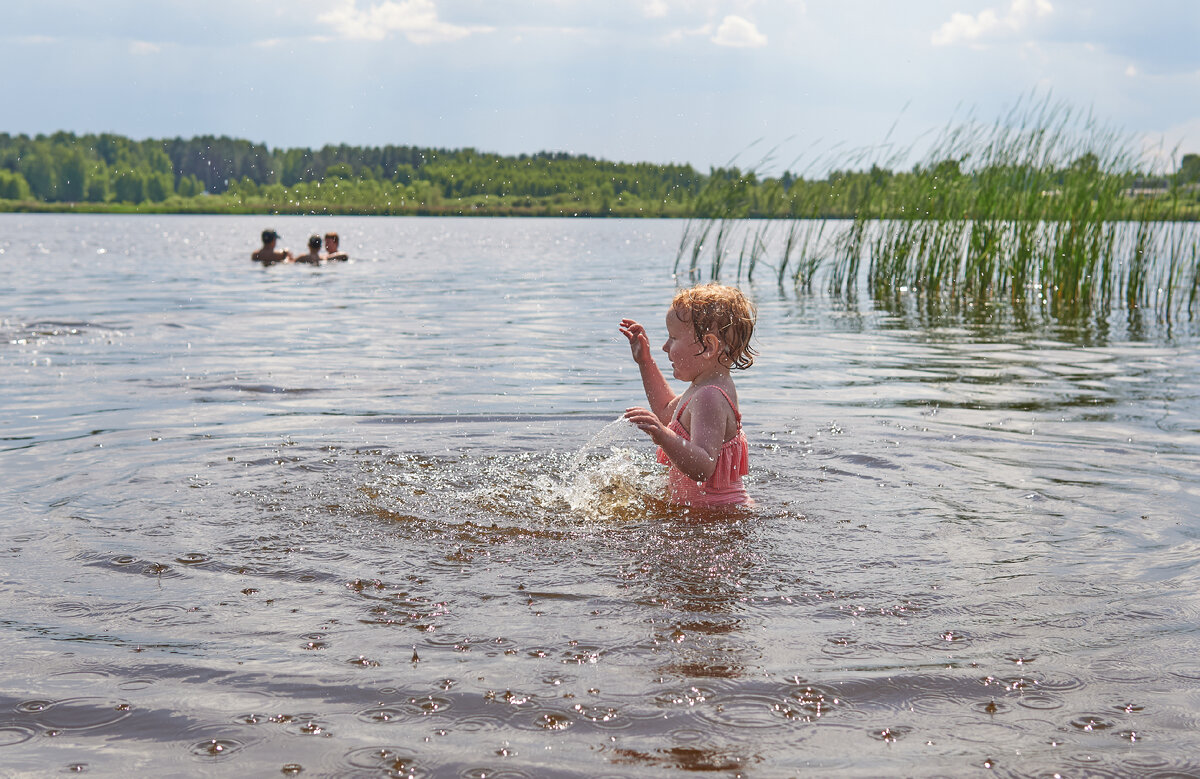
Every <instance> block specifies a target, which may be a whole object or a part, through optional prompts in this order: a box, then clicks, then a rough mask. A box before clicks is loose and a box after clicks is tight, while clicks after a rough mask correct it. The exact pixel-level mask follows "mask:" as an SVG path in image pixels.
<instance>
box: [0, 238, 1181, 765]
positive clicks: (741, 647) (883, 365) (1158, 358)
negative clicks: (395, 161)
mask: <svg viewBox="0 0 1200 779" xmlns="http://www.w3.org/2000/svg"><path fill="white" fill-rule="evenodd" d="M267 226H274V227H276V228H278V229H279V231H280V232H281V233H282V234H283V235H284V237H285V239H286V241H285V242H286V243H289V244H290V245H291V246H293V247H298V246H300V245H301V244H302V243H303V241H304V239H305V237H306V236H307V235H308V234H309V233H310V232H318V231H324V230H326V229H336V230H339V231H340V232H341V233H342V234H343V236H344V238H343V246H345V247H346V248H347V249H348V250H349V252H350V254H351V255H352V257H353V258H354V261H353V262H351V263H349V264H345V265H337V266H331V267H323V268H315V269H314V268H305V267H294V266H293V267H273V268H269V269H263V268H260V267H256V266H254V265H252V264H251V263H250V262H249V259H248V255H249V252H250V251H251V249H253V248H254V239H255V237H256V236H257V234H258V233H259V231H261V229H262V228H264V227H267ZM680 230H681V225H680V224H679V223H677V222H661V221H624V220H607V221H600V220H595V221H586V220H490V219H456V220H444V219H417V218H409V219H388V218H373V219H352V218H340V219H326V218H321V219H318V218H301V217H290V218H276V219H261V218H242V217H230V218H216V217H158V216H145V217H104V218H101V217H84V216H79V217H70V216H25V215H6V216H0V250H2V252H3V253H2V254H0V267H2V268H3V270H4V274H3V276H0V473H2V474H3V477H2V480H0V521H2V522H3V531H4V542H3V544H2V545H0V606H2V614H3V616H2V617H0V630H2V633H0V637H2V640H3V647H4V649H3V651H4V658H3V661H2V662H0V669H2V670H0V775H2V776H37V775H44V774H48V773H56V772H62V771H72V770H74V771H81V770H86V771H90V772H93V773H97V774H116V773H119V772H120V773H126V774H132V775H136V774H139V773H151V772H153V773H157V774H159V775H180V776H182V775H190V776H203V775H211V776H230V775H279V774H280V773H281V772H282V773H283V774H291V773H300V774H302V775H309V776H312V775H315V776H326V775H337V776H353V775H363V776H371V775H395V776H410V775H412V776H450V777H457V776H463V777H483V776H489V777H521V776H525V777H540V776H564V777H572V776H577V777H602V776H609V777H613V776H644V775H650V776H657V775H663V774H664V773H667V774H670V773H685V772H691V771H702V772H706V773H708V774H712V775H728V776H733V775H738V774H743V775H748V776H771V777H774V776H882V775H900V774H903V775H919V776H972V775H976V776H983V775H987V776H1052V775H1055V774H1061V775H1062V776H1076V777H1082V776H1088V777H1105V776H1198V775H1200V653H1198V651H1197V650H1198V649H1200V641H1197V624H1198V621H1200V575H1198V567H1197V558H1198V557H1200V519H1198V515H1200V476H1198V468H1197V465H1198V463H1200V459H1198V455H1200V444H1198V442H1197V434H1198V433H1200V397H1198V394H1200V375H1198V368H1197V364H1198V360H1197V357H1198V349H1197V343H1198V341H1197V337H1196V332H1195V328H1194V327H1193V326H1191V325H1187V324H1186V323H1185V324H1183V325H1179V324H1177V325H1175V326H1173V327H1171V328H1167V327H1164V326H1160V325H1157V324H1155V323H1154V322H1153V319H1152V317H1150V321H1141V320H1133V319H1127V318H1124V317H1123V318H1121V319H1120V320H1119V321H1114V322H1113V323H1110V324H1111V326H1108V327H1101V328H1099V329H1097V328H1092V329H1091V330H1086V331H1085V330H1082V329H1072V328H1068V327H1060V326H1055V325H1054V324H1053V323H1047V322H1044V321H1034V322H1032V323H1031V322H1027V321H1023V320H1018V319H1017V318H1015V317H1013V316H1010V315H1007V314H1004V313H1002V312H997V313H994V314H993V313H989V312H973V313H971V312H969V313H968V315H965V316H947V317H936V316H935V317H932V318H931V317H930V316H928V315H927V314H926V313H922V312H921V311H919V310H918V307H915V306H910V307H905V306H904V305H903V304H902V305H901V306H900V307H899V308H898V309H897V308H894V309H893V310H891V311H887V310H883V309H881V308H878V307H875V306H872V304H871V303H870V301H869V300H860V301H859V302H858V303H857V304H854V305H848V304H845V303H842V302H838V301H835V300H832V299H830V298H829V297H827V296H824V295H821V294H814V295H798V294H797V293H796V292H795V291H794V290H790V289H787V290H780V289H779V288H777V287H776V286H774V284H772V283H769V282H767V281H765V280H764V281H760V282H759V283H757V284H755V285H752V286H749V287H747V289H748V291H749V292H750V293H751V294H752V295H753V296H754V298H755V299H756V301H757V303H758V306H759V327H758V333H757V336H758V344H757V345H758V348H759V351H760V352H761V357H760V358H759V361H758V363H757V364H756V365H755V366H754V367H753V368H751V369H750V370H749V371H747V372H745V373H744V374H741V375H739V377H738V387H739V391H740V395H741V405H742V411H743V413H744V416H745V420H746V431H747V434H748V436H749V440H750V445H751V450H752V451H751V467H752V476H751V478H750V479H749V487H750V490H751V492H752V493H753V495H754V497H755V498H756V500H757V508H756V509H755V510H754V511H752V512H746V513H744V514H740V515H736V516H732V517H712V516H702V515H695V514H689V513H688V512H686V511H683V510H680V509H676V508H672V507H670V506H667V505H665V504H664V503H662V502H661V501H660V500H659V499H658V497H657V496H658V494H659V493H658V490H659V488H660V487H661V478H660V474H659V473H658V466H656V465H655V464H654V462H653V457H652V454H653V453H652V450H651V447H650V445H649V444H648V442H647V440H646V439H644V438H643V437H641V436H640V435H639V434H637V433H636V431H633V430H631V429H629V428H628V427H626V426H624V425H623V424H610V423H612V422H613V420H615V419H616V418H617V417H618V415H619V414H620V412H621V411H622V410H623V409H624V408H625V407H626V406H629V405H632V404H635V403H642V402H644V401H643V399H642V394H641V387H640V382H639V379H638V374H637V371H636V369H635V368H634V366H633V364H632V362H631V361H630V360H629V350H628V347H627V345H626V344H625V342H624V339H623V338H622V337H621V336H620V334H619V333H618V332H617V322H618V320H619V319H620V318H621V317H623V316H632V317H635V318H638V319H640V320H642V321H643V322H645V323H646V324H647V325H648V326H649V327H650V328H651V330H652V334H653V336H654V338H655V339H656V340H657V339H659V338H661V337H662V336H663V325H662V321H663V317H664V314H665V309H666V304H667V302H668V301H669V299H670V296H671V294H672V291H673V289H674V284H675V282H674V280H673V279H672V278H671V276H670V267H671V264H672V262H673V259H674V250H675V247H676V246H677V244H678V239H679V235H680ZM764 275H765V276H769V275H770V274H769V273H767V274H764Z"/></svg>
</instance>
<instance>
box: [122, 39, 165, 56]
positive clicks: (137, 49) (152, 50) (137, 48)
mask: <svg viewBox="0 0 1200 779" xmlns="http://www.w3.org/2000/svg"><path fill="white" fill-rule="evenodd" d="M160 51H162V46H159V45H158V44H157V43H150V42H149V41H131V42H130V43H129V53H130V54H143V55H144V54H158V53H159V52H160Z"/></svg>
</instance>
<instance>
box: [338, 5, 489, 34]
mask: <svg viewBox="0 0 1200 779" xmlns="http://www.w3.org/2000/svg"><path fill="white" fill-rule="evenodd" d="M317 21H318V22H320V23H321V24H324V25H328V26H329V27H332V28H333V31H334V32H335V33H336V34H337V35H338V36H340V37H342V38H351V39H355V40H365V41H381V40H383V39H384V38H386V37H388V35H390V34H391V33H393V32H398V33H401V34H402V35H404V37H406V38H408V40H409V41H411V42H412V43H416V44H427V43H441V42H444V41H456V40H459V39H460V38H465V37H467V36H468V35H470V34H471V33H475V32H491V30H492V28H490V27H461V26H459V25H454V24H448V23H446V22H443V21H441V20H439V19H438V15H437V7H436V6H435V5H434V4H433V0H399V2H397V1H396V0H383V2H381V3H378V4H376V5H371V6H370V7H369V8H367V9H364V10H359V8H358V6H357V4H356V2H355V0H340V2H339V3H338V5H337V7H336V8H334V9H333V10H332V11H329V12H327V13H323V14H321V15H320V16H318V17H317Z"/></svg>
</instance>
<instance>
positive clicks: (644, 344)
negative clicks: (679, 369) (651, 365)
mask: <svg viewBox="0 0 1200 779" xmlns="http://www.w3.org/2000/svg"><path fill="white" fill-rule="evenodd" d="M620 330H621V333H622V335H624V336H625V337H626V338H628V339H629V348H630V349H631V350H632V351H633V361H634V362H636V363H637V364H638V365H642V364H644V363H647V362H653V361H654V358H653V357H651V356H650V339H649V338H648V337H647V336H646V328H644V327H642V326H641V325H639V324H638V323H637V322H636V321H634V320H632V319H622V320H621V327H620Z"/></svg>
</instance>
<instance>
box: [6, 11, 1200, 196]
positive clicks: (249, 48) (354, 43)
mask: <svg viewBox="0 0 1200 779" xmlns="http://www.w3.org/2000/svg"><path fill="white" fill-rule="evenodd" d="M0 17H2V18H3V19H4V24H3V25H2V26H0V42H2V43H3V46H4V48H5V54H6V56H5V60H6V62H7V63H8V64H7V65H6V67H5V68H4V69H3V71H2V72H0V105H3V106H4V109H3V111H2V112H0V131H2V132H8V133H28V134H36V133H51V132H55V131H57V130H69V131H73V132H79V133H82V132H115V133H120V134H122V135H127V136H130V137H133V138H139V139H140V138H167V137H176V136H182V137H191V136H196V135H210V134H211V135H228V136H232V137H236V138H245V139H248V140H251V141H256V142H261V143H266V144H267V145H269V146H271V147H275V148H279V147H294V146H307V147H318V146H322V145H324V144H327V143H334V144H336V143H349V144H357V145H384V144H396V145H415V146H432V147H438V148H464V147H472V148H475V149H478V150H480V151H489V152H498V153H501V154H519V153H522V152H526V153H533V152H538V151H564V152H571V153H574V154H588V155H591V156H593V157H599V158H603V159H608V160H614V161H624V162H653V163H672V162H673V163H690V164H692V165H694V166H696V167H698V168H700V169H702V170H707V169H708V167H710V166H714V165H723V164H727V163H729V162H730V161H733V162H735V163H737V164H740V165H743V166H755V167H759V168H762V169H771V168H774V169H775V170H776V171H777V172H778V171H779V170H782V169H790V170H793V171H796V172H804V171H805V170H810V169H812V168H813V167H814V166H819V165H821V164H824V163H823V162H822V161H827V160H830V159H843V160H844V159H846V158H847V155H848V154H849V150H863V149H879V148H884V147H885V146H886V145H887V144H889V143H890V144H891V145H892V147H898V148H919V147H920V145H921V143H923V142H925V141H923V139H928V138H929V137H931V134H932V135H935V134H936V132H937V131H938V130H939V129H941V128H944V127H945V126H947V124H948V123H954V122H958V121H962V120H963V118H964V117H975V118H976V119H979V120H981V121H984V122H993V121H995V120H997V119H998V118H999V117H1001V116H1003V115H1005V114H1006V113H1007V112H1008V111H1009V110H1011V109H1012V108H1013V107H1014V106H1017V105H1020V104H1022V101H1026V102H1028V101H1029V100H1030V99H1031V96H1036V97H1038V98H1040V99H1050V100H1053V101H1061V102H1062V103H1063V104H1065V105H1067V106H1070V107H1071V109H1072V110H1074V111H1076V112H1079V113H1080V114H1087V113H1088V112H1090V113H1091V114H1092V115H1093V116H1094V117H1096V120H1097V122H1099V123H1101V124H1102V125H1104V126H1105V127H1109V128H1112V129H1113V130H1114V131H1115V132H1117V133H1118V134H1120V136H1121V137H1122V138H1128V139H1129V141H1130V142H1131V143H1133V144H1136V145H1137V146H1138V147H1139V148H1142V149H1145V150H1147V152H1148V153H1150V154H1152V155H1156V156H1158V157H1160V158H1162V159H1163V160H1165V162H1164V164H1165V165H1166V166H1167V167H1170V168H1171V169H1173V166H1172V162H1171V160H1172V156H1171V155H1172V154H1174V156H1175V158H1177V157H1178V156H1181V155H1182V154H1184V153H1200V45H1198V44H1197V40H1198V39H1200V1H1198V0H1141V1H1140V2H1137V3H1133V2H1128V0H983V1H982V2H970V1H969V0H909V1H908V2H902V1H901V0H526V1H524V2H509V1H508V0H39V1H38V2H26V0H0ZM18 63H20V64H19V65H18Z"/></svg>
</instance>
